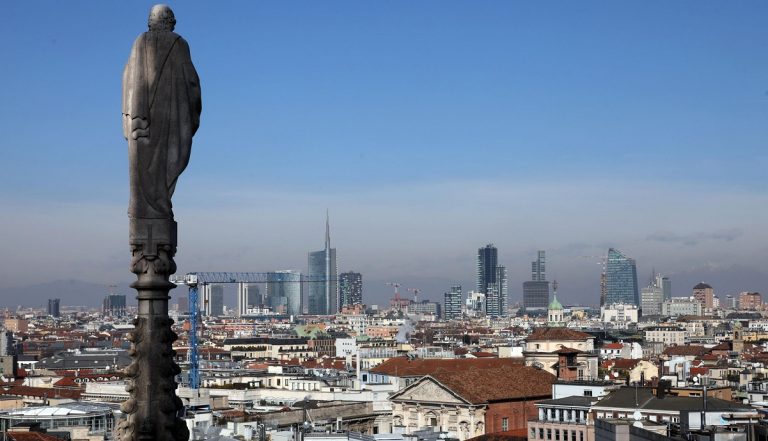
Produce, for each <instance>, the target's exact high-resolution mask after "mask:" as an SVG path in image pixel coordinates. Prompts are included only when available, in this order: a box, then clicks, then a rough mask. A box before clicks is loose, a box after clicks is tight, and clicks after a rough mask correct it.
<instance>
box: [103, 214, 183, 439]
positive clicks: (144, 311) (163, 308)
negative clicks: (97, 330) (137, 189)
mask: <svg viewBox="0 0 768 441" xmlns="http://www.w3.org/2000/svg"><path fill="white" fill-rule="evenodd" d="M130 244H131V254H132V257H131V272H133V273H134V274H136V275H137V276H138V280H136V282H134V283H133V284H132V285H131V287H132V288H135V289H136V291H137V292H138V296H137V298H138V300H139V312H138V316H137V317H136V319H135V320H134V326H135V327H136V328H135V330H134V331H133V332H132V333H131V334H130V336H129V340H130V341H131V343H132V344H131V350H130V351H129V352H130V355H131V357H132V358H133V362H132V363H131V364H130V366H128V367H127V368H126V369H125V373H126V376H127V377H128V385H127V386H126V390H127V391H128V392H130V394H131V397H130V398H129V399H128V401H126V402H124V403H123V404H122V405H121V406H120V409H121V410H122V411H123V412H124V413H125V414H126V415H127V419H126V420H123V421H121V422H120V423H119V424H118V426H117V429H116V434H117V439H118V440H120V441H138V440H156V441H186V440H188V439H189V431H188V429H187V426H186V424H185V423H184V421H183V420H182V419H181V418H180V417H179V415H180V413H181V411H182V410H183V408H184V406H183V404H182V402H181V399H179V398H178V397H177V396H176V378H175V377H176V375H178V374H179V373H180V372H181V370H180V369H179V366H178V365H177V364H176V362H175V361H174V355H175V354H176V353H175V351H174V350H173V348H172V346H171V345H172V343H173V342H174V341H175V340H176V339H177V336H176V334H175V333H174V332H173V331H172V330H171V325H172V324H173V320H171V319H170V318H169V317H168V299H169V298H170V297H169V296H168V292H169V291H170V290H171V289H172V288H174V287H175V285H174V284H172V283H171V282H170V281H169V280H168V278H169V276H170V275H171V274H173V273H175V272H176V263H175V262H174V261H173V256H174V255H175V254H176V222H174V221H173V220H172V219H130Z"/></svg>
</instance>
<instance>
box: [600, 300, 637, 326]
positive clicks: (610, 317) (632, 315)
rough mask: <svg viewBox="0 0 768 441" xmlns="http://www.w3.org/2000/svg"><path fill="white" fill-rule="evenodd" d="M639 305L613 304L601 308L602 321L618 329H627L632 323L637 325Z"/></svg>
mask: <svg viewBox="0 0 768 441" xmlns="http://www.w3.org/2000/svg"><path fill="white" fill-rule="evenodd" d="M637 319H638V308H637V305H630V304H625V303H611V304H610V305H604V306H602V307H600V320H601V321H602V322H603V323H613V324H614V325H615V327H616V328H621V329H623V328H626V327H627V325H629V324H630V323H637Z"/></svg>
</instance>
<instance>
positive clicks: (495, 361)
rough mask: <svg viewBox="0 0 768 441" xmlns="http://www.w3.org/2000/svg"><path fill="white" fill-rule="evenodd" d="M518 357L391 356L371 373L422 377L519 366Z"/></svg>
mask: <svg viewBox="0 0 768 441" xmlns="http://www.w3.org/2000/svg"><path fill="white" fill-rule="evenodd" d="M522 364H523V361H522V359H519V358H448V359H422V358H417V359H415V360H409V359H408V358H407V357H393V358H390V359H388V360H386V361H385V362H383V363H381V364H380V365H378V366H376V367H375V368H373V369H371V372H372V373H375V374H383V375H389V376H394V377H422V376H425V375H432V374H434V373H435V372H438V371H440V372H455V371H464V370H466V371H469V370H478V369H494V368H500V367H504V366H513V367H520V365H522Z"/></svg>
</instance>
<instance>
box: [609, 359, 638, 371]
mask: <svg viewBox="0 0 768 441" xmlns="http://www.w3.org/2000/svg"><path fill="white" fill-rule="evenodd" d="M611 361H613V365H612V367H613V369H634V368H635V366H637V365H638V364H639V363H640V362H641V361H643V360H641V359H632V358H619V359H616V360H611Z"/></svg>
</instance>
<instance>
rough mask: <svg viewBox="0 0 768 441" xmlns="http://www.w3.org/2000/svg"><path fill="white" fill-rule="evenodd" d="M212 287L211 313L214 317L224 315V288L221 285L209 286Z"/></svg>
mask: <svg viewBox="0 0 768 441" xmlns="http://www.w3.org/2000/svg"><path fill="white" fill-rule="evenodd" d="M209 286H210V287H211V304H210V313H209V314H208V315H210V316H212V317H220V316H222V315H224V287H223V286H221V285H209Z"/></svg>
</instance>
